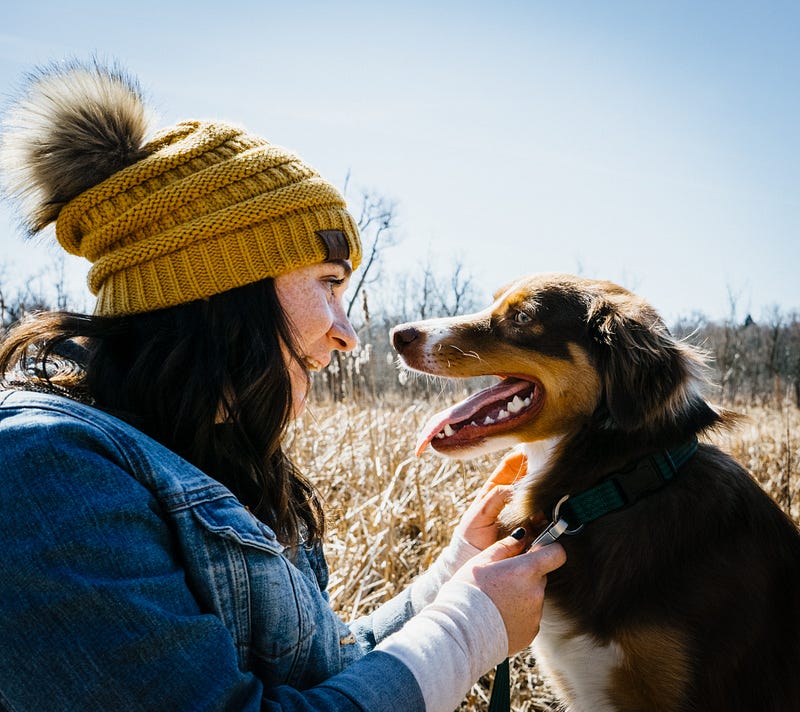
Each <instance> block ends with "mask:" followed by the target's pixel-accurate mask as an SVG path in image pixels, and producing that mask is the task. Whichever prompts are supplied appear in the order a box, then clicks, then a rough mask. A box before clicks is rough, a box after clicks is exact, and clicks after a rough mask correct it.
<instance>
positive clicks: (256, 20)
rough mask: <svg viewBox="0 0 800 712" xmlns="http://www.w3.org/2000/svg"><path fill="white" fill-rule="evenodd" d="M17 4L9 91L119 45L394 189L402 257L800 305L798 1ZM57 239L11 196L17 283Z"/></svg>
mask: <svg viewBox="0 0 800 712" xmlns="http://www.w3.org/2000/svg"><path fill="white" fill-rule="evenodd" d="M13 5H14V7H4V9H3V11H2V22H0V92H2V93H3V98H4V99H5V100H6V101H7V97H8V96H9V95H10V94H12V93H13V91H14V90H15V88H16V87H18V86H19V80H20V77H21V75H22V74H23V73H24V72H25V71H26V70H28V69H30V68H31V67H32V66H34V65H38V64H43V63H46V62H49V61H50V60H55V59H60V58H64V57H84V58H85V57H89V56H91V55H93V54H94V55H98V56H100V57H106V58H114V59H118V60H119V61H120V62H121V63H122V64H123V65H125V66H126V67H127V68H128V70H129V71H131V72H132V73H134V74H136V75H137V76H138V77H139V79H140V81H141V83H142V84H143V86H144V87H145V89H146V91H147V93H148V96H149V98H150V100H151V103H152V105H153V106H154V107H155V109H156V110H157V112H158V113H159V115H160V117H161V120H160V125H166V124H168V123H172V122H174V121H177V120H180V119H184V118H219V119H228V120H232V121H235V122H237V123H241V124H244V125H245V126H247V127H248V128H249V129H250V130H252V131H253V132H255V133H259V134H261V135H263V136H264V137H266V138H267V139H269V140H271V141H273V142H275V143H278V144H281V145H284V146H287V147H289V148H292V149H294V150H296V151H297V152H298V153H299V154H300V155H301V156H303V157H304V158H305V159H306V160H307V161H308V162H309V163H311V164H312V165H313V166H315V167H316V168H317V169H318V170H319V171H320V172H321V173H322V174H323V175H324V176H325V177H327V178H328V179H329V180H331V181H332V182H334V183H336V184H338V185H339V186H342V185H343V184H344V181H345V176H346V175H347V174H348V172H349V173H350V174H351V179H350V189H351V197H352V198H353V199H354V200H356V202H357V194H358V193H357V191H358V189H360V188H367V189H373V190H376V191H378V192H380V193H382V194H384V195H386V196H387V197H389V198H391V199H393V200H394V201H395V202H396V203H397V214H398V219H399V229H398V232H397V236H398V238H399V242H398V245H397V246H396V247H394V248H392V249H391V251H390V252H388V253H387V254H386V256H385V258H384V259H385V265H386V267H387V268H389V269H393V268H397V269H398V270H414V269H418V268H419V266H420V265H425V264H426V263H432V264H434V265H435V266H437V267H438V268H439V269H441V270H443V271H447V269H448V266H449V265H450V264H451V263H453V262H455V261H460V262H461V263H462V264H463V265H464V268H465V269H466V270H467V271H468V272H469V273H471V274H472V277H473V279H474V281H475V283H476V285H477V286H478V287H479V288H480V291H481V292H482V293H485V294H486V296H487V299H488V296H489V295H490V294H491V293H492V292H493V291H494V289H495V288H496V287H498V286H500V285H501V284H504V283H506V282H508V281H509V280H510V279H512V278H514V277H516V276H519V275H522V274H526V273H532V272H543V271H566V272H578V273H581V274H583V275H585V276H589V277H597V278H603V279H611V280H613V281H617V282H619V283H621V284H623V285H625V286H627V287H629V288H631V289H633V290H634V291H637V292H639V293H640V294H642V295H643V296H645V297H646V298H648V299H649V300H650V301H651V302H652V303H653V304H654V305H655V306H656V307H657V308H659V309H660V310H661V312H662V313H663V314H664V315H665V317H666V318H667V319H668V320H673V319H675V318H677V317H678V316H686V315H689V314H690V313H692V312H695V311H701V312H704V313H705V314H706V315H708V316H711V317H714V318H720V317H726V316H728V315H729V313H730V311H731V306H732V304H734V303H735V305H736V307H737V314H738V315H739V316H743V315H744V314H745V313H747V312H752V313H753V315H754V316H755V317H757V318H758V317H759V315H761V314H763V313H764V312H765V310H767V309H768V308H770V307H771V306H773V305H777V306H778V307H780V308H781V309H782V310H784V311H788V310H791V309H797V308H800V286H798V284H799V282H800V280H799V279H798V274H797V273H798V266H800V135H799V134H798V124H799V123H800V122H799V121H798V119H800V81H798V80H799V79H800V3H796V2H770V1H769V0H765V1H762V2H756V1H755V0H754V1H753V2H738V1H737V0H727V1H725V2H716V1H714V2H704V1H703V0H694V1H692V2H684V1H682V0H675V1H673V2H643V1H641V2H614V1H613V0H607V1H605V2H568V1H564V2H547V3H545V2H534V1H532V0H530V1H528V2H502V1H498V0H495V1H494V2H469V1H463V2H458V3H454V2H435V1H434V0H427V2H425V1H417V0H406V1H405V2H402V3H400V2H397V3H393V4H387V3H382V2H379V1H378V0H373V2H351V1H349V0H340V1H339V2H304V1H303V0H295V1H294V2H287V1H286V0H284V1H283V2H272V1H271V0H261V1H260V2H236V1H234V0H232V1H230V2H228V3H226V4H220V3H210V2H205V1H204V0H195V1H194V2H192V3H187V2H181V1H175V2H165V1H163V0H162V1H161V2H152V1H151V0H143V1H141V2H137V3H135V4H129V3H124V2H119V3H108V2H107V0H106V1H105V2H70V3H63V2H59V3H55V2H49V1H48V2H28V3H24V4H23V3H14V4H13ZM49 252H52V248H50V247H49V243H48V242H47V241H45V242H43V243H42V244H37V245H31V244H30V243H23V242H22V241H21V239H20V238H19V236H18V230H17V228H16V223H15V222H14V220H13V218H12V215H11V213H10V211H9V210H8V209H7V208H5V207H0V263H2V264H4V265H5V274H6V279H18V280H25V279H29V278H30V277H31V276H32V275H35V274H37V273H38V272H39V271H40V267H39V266H38V265H40V264H41V263H42V261H43V260H44V261H47V260H48V259H49V258H48V256H47V255H48V253H49ZM85 271H86V265H85V264H84V263H83V262H82V261H80V260H76V259H73V260H70V261H69V262H68V273H69V275H70V284H71V287H72V289H73V290H74V291H75V292H76V293H80V292H81V291H82V280H83V275H84V274H85ZM0 274H2V273H0Z"/></svg>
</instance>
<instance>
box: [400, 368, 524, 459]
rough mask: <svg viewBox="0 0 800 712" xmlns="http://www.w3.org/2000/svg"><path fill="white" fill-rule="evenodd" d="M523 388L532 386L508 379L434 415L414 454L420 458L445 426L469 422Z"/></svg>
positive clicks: (424, 426) (420, 435)
mask: <svg viewBox="0 0 800 712" xmlns="http://www.w3.org/2000/svg"><path fill="white" fill-rule="evenodd" d="M521 387H530V384H529V383H526V382H524V381H520V380H518V379H516V378H506V379H503V380H502V381H500V383H498V384H496V385H494V386H491V387H489V388H484V389H483V390H482V391H478V392H477V393H474V394H473V395H471V396H470V397H469V398H467V399H465V400H463V401H461V402H460V403H456V404H455V405H453V406H451V407H450V408H446V409H445V410H442V411H439V412H438V413H436V414H434V415H432V416H431V417H430V418H428V421H427V422H426V423H425V425H423V426H422V430H421V431H420V434H419V438H418V440H417V446H416V449H415V450H414V454H415V455H416V456H417V457H419V456H420V455H421V454H422V452H423V451H424V450H425V448H426V447H428V445H429V444H430V442H431V441H432V440H433V439H434V438H435V437H436V435H437V433H440V432H441V431H442V429H443V428H444V426H445V425H454V424H456V423H460V422H462V421H465V420H468V419H469V418H471V417H472V416H473V415H475V413H477V412H478V411H479V410H480V409H481V408H483V407H484V406H485V405H486V404H487V403H494V402H497V401H504V400H507V399H510V398H513V397H514V394H515V393H517V392H518V391H519V390H520V388H521Z"/></svg>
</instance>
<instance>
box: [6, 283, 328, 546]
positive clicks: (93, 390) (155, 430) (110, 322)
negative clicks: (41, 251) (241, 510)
mask: <svg viewBox="0 0 800 712" xmlns="http://www.w3.org/2000/svg"><path fill="white" fill-rule="evenodd" d="M75 343H80V344H81V345H82V346H84V347H85V354H84V358H82V359H81V360H82V361H83V364H82V366H81V368H80V369H77V370H75V369H73V370H70V369H69V368H66V369H65V368H64V363H65V362H66V363H68V362H69V359H68V358H67V359H66V361H65V356H69V350H70V348H73V349H74V344H75ZM293 343H294V339H293V338H292V333H291V325H290V324H289V323H288V321H287V319H286V317H285V315H284V312H283V310H282V309H281V306H280V303H279V301H278V297H277V294H276V292H275V286H274V282H273V280H272V279H265V280H262V281H260V282H256V283H254V284H250V285H246V286H244V287H239V288H237V289H232V290H230V291H227V292H223V293H221V294H217V295H214V296H212V297H209V298H208V299H206V300H198V301H194V302H190V303H188V304H182V305H179V306H175V307H170V308H167V309H161V310H158V311H153V312H146V313H143V314H135V315H131V316H118V317H99V316H88V315H85V314H76V313H71V312H43V313H40V314H36V315H33V316H32V317H29V318H28V319H26V320H25V321H23V322H22V323H20V324H18V325H17V326H16V327H15V328H14V329H12V330H11V332H10V333H9V335H8V337H7V338H6V339H5V340H4V342H3V343H2V344H0V375H2V378H3V379H4V382H5V383H7V384H8V383H14V384H17V385H22V386H23V387H26V386H28V387H34V388H41V387H45V388H48V389H51V390H54V391H56V392H59V393H63V394H64V395H67V396H70V397H73V398H76V399H81V400H87V399H88V400H90V401H91V402H92V403H93V405H95V406H96V407H98V408H101V409H102V410H105V411H107V412H109V413H111V414H113V415H115V416H117V417H119V418H121V419H122V420H125V421H127V422H128V423H130V424H131V425H133V426H134V427H136V428H138V429H140V430H141V431H143V432H145V433H147V434H148V435H149V436H150V437H152V438H154V439H155V440H157V441H158V442H160V443H161V444H163V445H165V446H166V447H168V448H169V449H170V450H172V451H174V452H176V453H177V454H179V455H180V456H182V457H183V458H185V459H186V460H188V461H189V462H191V463H192V464H193V465H195V466H196V467H198V468H199V469H201V470H203V471H204V472H205V473H206V474H208V475H210V476H211V477H214V478H215V479H217V480H218V481H220V482H222V483H223V484H224V485H226V486H227V487H228V488H229V489H230V490H231V491H232V492H233V493H234V494H235V495H236V496H237V497H238V498H239V500H240V501H241V502H242V503H243V504H245V505H246V506H247V507H249V509H250V510H251V512H253V514H255V515H256V516H258V517H259V518H260V519H262V520H263V521H265V522H266V523H267V524H269V525H270V526H271V527H272V528H273V529H274V530H275V532H276V534H277V535H278V537H279V538H280V539H281V541H283V543H284V544H287V545H290V546H292V545H295V544H296V543H297V542H298V541H299V540H300V539H305V540H306V541H315V540H318V539H319V538H320V537H321V536H322V533H323V529H324V517H323V513H322V507H321V505H320V502H319V499H318V497H317V495H316V492H315V490H314V488H313V487H312V485H311V484H310V483H309V482H308V481H307V480H306V479H305V478H303V477H302V476H301V474H300V473H299V472H298V471H297V469H296V468H295V466H294V465H293V464H292V462H291V461H290V460H289V458H288V457H286V455H285V454H284V453H283V450H282V449H281V440H282V438H283V435H284V433H285V430H286V427H287V425H288V422H289V418H290V415H291V407H292V391H291V381H290V378H289V372H288V369H287V367H286V364H285V360H284V357H283V351H282V347H284V345H285V348H288V349H289V351H290V352H291V353H293V354H294V353H295V351H296V349H294V347H293ZM301 363H302V362H301Z"/></svg>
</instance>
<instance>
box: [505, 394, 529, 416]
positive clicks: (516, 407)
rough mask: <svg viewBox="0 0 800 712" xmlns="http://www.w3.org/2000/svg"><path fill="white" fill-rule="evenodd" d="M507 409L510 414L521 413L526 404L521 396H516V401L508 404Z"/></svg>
mask: <svg viewBox="0 0 800 712" xmlns="http://www.w3.org/2000/svg"><path fill="white" fill-rule="evenodd" d="M506 407H507V408H508V411H509V413H519V412H520V411H521V410H522V409H523V408H524V407H525V404H524V403H523V402H522V399H521V398H520V397H519V396H514V400H512V401H510V402H509V403H507V404H506Z"/></svg>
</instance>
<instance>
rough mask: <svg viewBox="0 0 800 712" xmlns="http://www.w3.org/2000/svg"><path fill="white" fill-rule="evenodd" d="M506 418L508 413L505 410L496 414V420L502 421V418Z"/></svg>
mask: <svg viewBox="0 0 800 712" xmlns="http://www.w3.org/2000/svg"><path fill="white" fill-rule="evenodd" d="M507 417H508V411H506V410H501V411H500V412H499V413H498V414H497V419H498V420H503V419H504V418H507Z"/></svg>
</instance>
